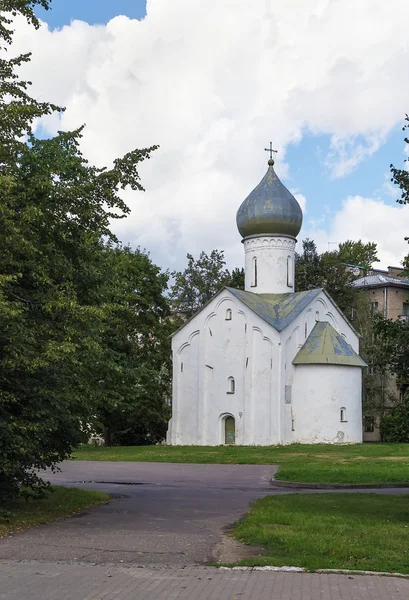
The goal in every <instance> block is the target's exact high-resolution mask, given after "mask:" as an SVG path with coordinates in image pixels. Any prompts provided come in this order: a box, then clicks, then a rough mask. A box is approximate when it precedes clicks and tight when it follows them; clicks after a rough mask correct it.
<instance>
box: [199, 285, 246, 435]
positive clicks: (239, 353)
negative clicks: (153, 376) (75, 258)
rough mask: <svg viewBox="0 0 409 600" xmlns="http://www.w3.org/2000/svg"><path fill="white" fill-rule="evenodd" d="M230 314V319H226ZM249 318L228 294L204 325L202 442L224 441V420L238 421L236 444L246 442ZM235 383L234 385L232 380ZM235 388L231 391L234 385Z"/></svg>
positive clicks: (236, 423)
mask: <svg viewBox="0 0 409 600" xmlns="http://www.w3.org/2000/svg"><path fill="white" fill-rule="evenodd" d="M227 311H231V315H230V314H229V315H228V316H229V317H230V316H231V319H230V318H229V319H226V316H227ZM246 338H247V317H246V314H245V313H244V312H243V311H242V310H241V306H240V305H239V304H238V303H237V302H236V301H235V300H233V297H232V295H231V294H229V293H227V294H226V295H223V296H221V297H219V298H218V299H217V302H216V303H215V305H214V306H212V307H211V311H209V312H208V314H207V318H206V319H205V323H204V342H205V355H204V357H205V360H204V362H205V366H204V369H205V376H206V381H205V386H204V390H203V400H204V407H203V419H204V429H205V431H204V435H203V439H202V441H201V442H200V443H203V444H207V445H218V444H223V443H224V442H225V436H224V433H225V432H224V419H225V418H226V417H227V416H232V417H233V418H234V420H235V438H236V444H242V443H243V428H244V425H245V419H246V416H245V408H244V405H245V361H246V351H247V344H246ZM231 378H233V380H234V384H232V379H231ZM232 385H233V386H234V389H233V390H232V387H231V386H232Z"/></svg>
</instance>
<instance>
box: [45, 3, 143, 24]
mask: <svg viewBox="0 0 409 600" xmlns="http://www.w3.org/2000/svg"><path fill="white" fill-rule="evenodd" d="M51 6H52V8H51V10H49V11H45V10H43V9H42V8H41V9H37V16H38V17H39V18H40V19H42V20H44V21H46V22H47V23H48V24H49V26H50V27H51V28H53V29H54V28H55V27H63V26H64V25H69V24H70V23H71V21H72V20H73V19H80V20H81V21H86V22H87V23H89V24H90V25H96V24H105V23H107V22H108V21H109V20H110V19H112V18H113V17H116V16H117V15H126V16H127V17H129V18H131V19H141V18H142V17H144V16H145V14H146V0H53V2H52V5H51Z"/></svg>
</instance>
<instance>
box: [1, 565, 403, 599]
mask: <svg viewBox="0 0 409 600" xmlns="http://www.w3.org/2000/svg"><path fill="white" fill-rule="evenodd" d="M25 598H27V599H29V600H386V599H387V600H408V598H409V581H408V580H406V579H397V578H393V577H390V578H389V577H371V576H355V577H348V576H346V575H318V574H315V573H302V574H299V573H272V572H256V571H254V572H249V571H247V572H237V571H219V570H218V569H214V568H204V567H189V568H186V569H178V568H168V569H166V568H156V569H152V568H146V567H145V568H139V569H138V568H135V567H133V568H132V567H131V568H125V567H118V566H91V565H80V564H75V565H72V564H58V563H4V562H0V599H1V600H22V599H25Z"/></svg>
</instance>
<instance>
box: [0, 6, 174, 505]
mask: <svg viewBox="0 0 409 600" xmlns="http://www.w3.org/2000/svg"><path fill="white" fill-rule="evenodd" d="M40 4H41V5H42V6H43V7H44V8H47V7H48V6H49V2H48V1H46V0H39V1H36V0H30V1H24V0H15V1H11V0H10V1H4V2H3V3H2V12H1V13H0V33H1V35H2V38H3V41H4V42H5V43H7V44H10V43H11V41H12V31H11V29H10V24H11V20H10V17H11V16H13V15H15V14H18V13H20V14H23V15H25V16H26V18H27V19H28V20H29V21H30V22H32V23H33V24H34V26H37V25H38V23H37V21H36V19H35V16H34V13H33V7H34V6H35V5H40ZM0 52H2V53H3V55H2V56H1V65H0V66H1V71H0V142H1V143H0V222H1V228H0V231H1V234H0V268H1V270H0V348H1V354H0V384H1V385H0V495H2V496H12V495H13V494H18V493H19V492H20V491H21V486H22V485H24V486H31V487H33V488H39V487H40V488H41V486H43V485H44V483H43V482H42V481H41V479H40V478H39V476H38V475H37V474H36V471H35V470H36V469H41V468H45V467H52V468H54V467H55V465H56V464H57V463H58V462H60V461H61V460H63V459H65V458H66V457H67V456H69V454H70V452H71V449H72V447H73V446H75V445H76V444H77V443H78V442H79V441H81V439H83V438H84V433H83V429H84V425H85V424H86V423H87V422H88V421H89V418H90V416H91V415H93V414H95V411H96V409H97V408H98V406H100V405H101V401H102V399H104V400H106V402H107V403H108V404H109V405H112V402H113V396H114V395H115V394H118V391H117V390H118V387H117V386H116V385H115V384H118V386H119V387H120V395H121V396H123V397H124V398H127V399H129V398H130V397H131V395H132V390H133V392H134V394H135V396H136V397H138V394H137V393H136V392H135V387H136V385H138V384H139V383H140V382H141V381H146V380H147V379H148V378H150V380H153V368H150V364H149V361H150V360H153V362H155V360H154V359H152V357H153V356H154V355H155V352H157V347H156V346H155V343H153V342H152V343H151V344H150V345H147V342H146V343H145V341H144V344H141V339H142V340H146V339H149V335H148V334H146V333H142V334H141V337H139V333H138V335H136V333H135V331H136V326H138V327H141V326H142V325H143V324H144V322H145V321H144V319H146V323H148V322H149V323H151V321H152V319H153V318H154V317H153V315H155V318H156V321H159V322H160V320H161V319H162V318H166V307H165V305H164V303H163V301H162V300H160V301H159V300H158V298H157V290H156V291H155V298H151V299H150V300H149V302H150V303H151V304H149V309H148V308H147V306H146V302H147V297H146V294H147V288H146V286H145V287H144V289H143V295H141V296H140V297H138V291H137V290H133V291H132V290H131V289H130V287H129V285H128V287H126V282H127V276H128V273H127V269H126V268H125V265H126V264H128V266H129V271H132V273H133V277H135V271H136V270H137V268H138V265H137V262H138V257H135V256H134V255H132V256H131V254H132V253H131V252H130V251H128V250H126V249H123V248H120V247H115V246H116V242H117V240H116V238H115V236H114V235H113V234H112V233H111V231H110V221H111V219H113V218H122V217H124V216H126V215H127V214H128V213H129V208H128V207H127V206H126V204H125V203H124V202H123V200H122V199H121V196H120V193H119V191H120V189H121V188H125V187H127V186H130V187H131V188H132V189H134V190H143V188H142V186H141V184H140V179H139V175H138V172H137V168H136V166H137V164H138V163H139V162H140V161H142V160H144V159H146V158H149V156H150V153H151V152H152V151H153V150H155V149H156V146H153V147H151V148H146V149H143V150H134V151H132V152H129V153H128V154H126V155H125V156H124V157H123V158H121V159H117V160H115V161H114V164H113V166H112V168H111V169H105V168H96V167H94V166H92V165H89V164H88V162H87V161H86V160H85V158H84V157H83V156H82V154H81V152H80V149H79V143H80V139H81V135H82V129H78V130H77V131H74V132H68V133H62V132H60V133H59V134H58V135H57V136H56V137H55V138H53V139H49V140H38V139H36V138H35V137H34V135H33V133H32V123H33V119H34V118H37V117H41V116H42V115H45V114H48V113H50V112H51V111H53V110H54V109H55V108H56V107H54V106H53V105H50V104H47V103H38V102H37V101H35V100H33V99H31V98H30V97H29V95H28V93H27V89H28V83H27V82H23V81H21V80H19V78H18V75H17V74H16V69H17V68H18V67H19V66H20V65H21V64H22V63H23V62H25V61H27V60H29V55H24V56H20V57H17V58H12V59H10V60H6V59H5V58H4V52H5V49H4V48H3V49H2V50H0ZM23 134H24V137H23ZM131 266H132V268H131ZM153 271H154V269H153ZM121 273H122V274H121ZM156 277H159V283H157V285H158V286H159V288H160V289H163V287H164V280H163V277H162V278H161V276H160V275H159V274H158V273H156ZM110 278H112V282H111V285H109V286H107V280H108V281H109V280H110ZM154 279H155V277H154V273H153V272H152V269H151V274H150V281H151V283H152V281H153V280H154ZM115 281H116V282H117V284H118V286H120V287H117V288H116V289H114V288H113V286H114V282H115ZM124 289H126V292H127V294H126V298H125V297H124V298H122V297H121V292H123V291H124ZM131 297H132V301H131ZM155 303H156V304H155ZM153 304H155V306H159V309H158V310H157V311H156V312H155V309H153V308H152V305H153ZM136 307H137V308H138V317H139V320H138V321H137V322H136V321H134V320H133V318H132V311H134V310H135V308H136ZM144 311H145V312H144ZM158 335H159V334H158ZM158 339H159V338H158ZM127 344H128V346H133V348H132V350H129V348H128V346H127ZM137 357H139V359H140V362H139V363H137ZM142 358H143V359H144V360H142ZM161 360H163V354H161V357H160V359H159V358H158V359H157V362H156V363H155V364H156V366H157V365H158V364H159V363H160V367H157V368H159V370H160V369H162V363H161ZM164 362H165V364H166V361H164ZM165 368H166V366H165ZM155 373H157V371H155ZM144 378H145V379H144ZM136 382H138V383H136ZM160 385H161V384H157V386H156V387H155V389H157V388H158V386H159V387H160ZM144 389H145V390H146V391H147V392H148V385H147V384H145V388H144ZM150 390H152V388H150ZM138 392H139V390H138ZM145 397H146V395H145Z"/></svg>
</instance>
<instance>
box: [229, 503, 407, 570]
mask: <svg viewBox="0 0 409 600" xmlns="http://www.w3.org/2000/svg"><path fill="white" fill-rule="evenodd" d="M233 535H234V537H235V538H237V539H240V540H242V541H244V542H246V543H247V544H253V545H261V546H263V548H265V552H264V553H263V555H261V556H258V557H255V558H251V559H250V558H249V559H245V560H243V561H241V563H240V564H243V565H253V566H254V565H275V566H284V565H288V566H297V567H304V568H306V569H308V570H316V569H320V568H327V569H365V570H368V571H391V572H392V571H394V572H398V573H409V496H407V495H399V496H398V495H394V496H386V495H385V496H381V495H375V494H294V495H283V496H267V497H266V498H262V499H261V500H257V501H256V502H254V504H253V505H252V508H251V511H250V513H249V514H248V516H247V517H245V519H244V520H243V521H242V522H240V523H239V524H238V525H237V526H236V527H235V529H234V530H233Z"/></svg>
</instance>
